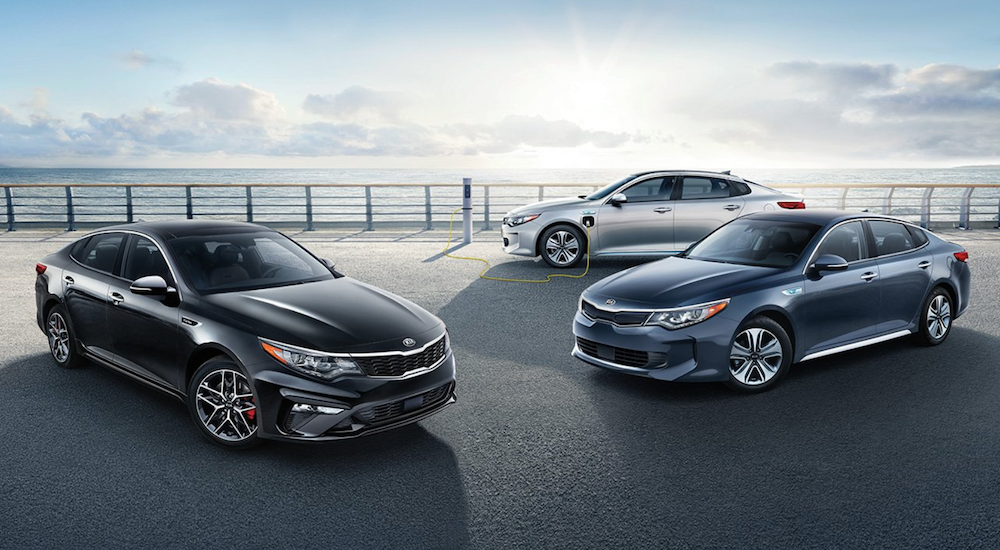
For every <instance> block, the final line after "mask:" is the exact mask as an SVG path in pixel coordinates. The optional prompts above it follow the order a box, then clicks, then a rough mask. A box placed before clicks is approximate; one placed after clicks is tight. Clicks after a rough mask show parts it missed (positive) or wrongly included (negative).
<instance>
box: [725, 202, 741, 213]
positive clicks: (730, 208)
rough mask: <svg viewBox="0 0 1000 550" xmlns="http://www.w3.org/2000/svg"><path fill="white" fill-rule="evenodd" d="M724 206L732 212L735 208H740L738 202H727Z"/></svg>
mask: <svg viewBox="0 0 1000 550" xmlns="http://www.w3.org/2000/svg"><path fill="white" fill-rule="evenodd" d="M723 208H725V209H726V210H729V211H730V212H732V211H733V210H739V209H740V205H738V204H727V205H726V206H723Z"/></svg>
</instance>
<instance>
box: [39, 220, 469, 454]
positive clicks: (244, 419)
mask: <svg viewBox="0 0 1000 550" xmlns="http://www.w3.org/2000/svg"><path fill="white" fill-rule="evenodd" d="M36 271H37V273H38V276H37V279H36V283H35V293H36V299H37V306H38V325H39V327H40V328H41V329H42V330H43V331H44V332H45V333H46V335H47V336H48V339H49V349H50V350H51V352H52V357H53V359H55V362H56V363H57V364H58V365H59V366H61V367H66V368H71V367H76V366H79V365H80V364H81V363H83V362H84V360H85V359H89V360H92V361H94V362H96V363H99V364H101V365H103V366H105V367H108V368H111V369H113V370H116V371H118V372H121V373H123V374H125V375H127V376H130V377H131V378H133V379H135V380H138V381H140V382H142V383H145V384H148V385H150V386H152V387H154V388H157V389H159V390H162V391H164V392H166V393H168V394H170V395H173V396H175V397H177V398H179V399H181V400H183V401H184V402H185V403H186V404H187V407H188V409H189V410H190V413H191V416H192V418H193V419H194V422H195V424H196V425H197V426H198V427H199V428H200V430H201V432H202V433H203V434H204V435H205V436H207V437H208V438H209V439H210V440H212V441H213V442H215V443H218V444H220V445H223V446H227V447H235V448H243V447H249V446H252V445H254V444H255V443H257V442H258V441H259V440H261V439H287V440H297V441H327V440H334V439H342V438H350V437H356V436H360V435H365V434H371V433H375V432H379V431H383V430H387V429H390V428H394V427H397V426H401V425H404V424H408V423H411V422H416V421H418V420H421V419H423V418H426V417H428V416H430V415H432V414H434V413H436V412H438V411H440V410H441V409H443V408H444V407H446V406H448V405H449V404H451V403H454V402H455V362H454V357H453V355H452V353H451V348H450V346H449V341H448V333H447V331H446V330H445V326H444V323H442V322H441V320H440V319H438V318H437V317H435V316H434V315H432V314H430V313H428V312H427V311H425V310H424V309H422V308H420V307H419V306H417V305H415V304H413V303H411V302H409V301H407V300H405V299H403V298H400V297H399V296H395V295H393V294H390V293H388V292H385V291H383V290H379V289H377V288H374V287H372V286H369V285H366V284H364V283H362V282H359V281H356V280H354V279H351V278H349V277H345V276H343V275H342V274H340V273H338V272H337V271H336V270H335V269H334V268H333V265H332V264H331V263H330V262H329V261H327V260H320V259H318V258H316V257H314V256H313V255H312V254H310V253H309V252H308V251H307V250H305V249H304V248H302V247H301V246H300V245H298V244H297V243H295V242H294V241H292V240H291V239H289V238H287V237H285V236H284V235H282V234H280V233H278V232H276V231H273V230H270V229H267V228H264V227H261V226H257V225H253V224H245V223H229V222H203V221H180V222H156V223H137V224H129V225H122V226H116V227H109V228H105V229H102V230H100V231H97V232H95V233H92V234H90V235H87V236H85V237H83V238H81V239H79V240H77V241H75V242H73V243H72V244H70V245H69V246H67V247H65V248H64V249H62V250H60V251H59V252H57V253H55V254H52V255H50V256H47V257H45V258H44V259H42V261H41V262H39V263H38V265H37V266H36Z"/></svg>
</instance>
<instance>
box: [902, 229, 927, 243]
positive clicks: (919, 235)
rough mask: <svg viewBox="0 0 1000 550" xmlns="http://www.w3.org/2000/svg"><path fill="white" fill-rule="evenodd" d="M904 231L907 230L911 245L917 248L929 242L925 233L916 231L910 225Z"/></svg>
mask: <svg viewBox="0 0 1000 550" xmlns="http://www.w3.org/2000/svg"><path fill="white" fill-rule="evenodd" d="M906 229H907V230H909V232H910V236H911V237H913V244H914V245H916V246H918V247H920V246H924V245H925V244H927V241H928V240H930V239H929V238H928V237H927V233H924V230H923V229H918V228H916V227H913V226H912V225H907V226H906Z"/></svg>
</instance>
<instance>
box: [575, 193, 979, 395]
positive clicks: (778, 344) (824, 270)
mask: <svg viewBox="0 0 1000 550" xmlns="http://www.w3.org/2000/svg"><path fill="white" fill-rule="evenodd" d="M968 259H969V253H968V252H966V251H965V249H963V248H962V247H961V246H958V245H956V244H953V243H950V242H948V241H945V240H942V239H941V238H939V237H937V236H935V235H934V234H933V233H930V232H929V231H926V230H924V229H922V228H920V227H917V226H914V225H911V224H909V223H906V222H904V221H901V220H897V219H894V218H888V217H884V216H874V215H870V214H852V213H847V212H841V211H836V210H808V211H803V210H800V211H788V212H782V211H774V212H763V213H759V214H753V215H750V216H747V217H744V218H740V219H737V220H735V221H733V222H730V223H729V224H727V225H724V226H722V227H720V228H719V229H718V230H716V231H715V232H713V233H711V234H710V235H708V236H707V237H705V238H704V239H703V240H701V241H700V242H698V243H695V244H694V245H692V246H691V247H690V248H689V249H688V250H686V251H685V252H683V253H682V254H680V255H679V256H676V257H672V258H667V259H665V260H660V261H657V262H653V263H650V264H646V265H642V266H639V267H635V268H632V269H629V270H626V271H623V272H621V273H618V274H616V275H613V276H611V277H608V278H606V279H604V280H602V281H600V282H598V283H596V284H594V285H593V286H591V287H590V288H588V289H587V290H586V291H585V292H584V293H583V295H582V296H581V299H580V309H579V311H578V312H577V315H576V318H575V321H574V323H573V334H574V335H575V336H576V347H575V348H574V350H573V355H574V356H575V357H578V358H580V359H582V360H583V361H586V362H588V363H591V364H593V365H597V366H599V367H604V368H607V369H611V370H616V371H621V372H625V373H629V374H635V375H641V376H647V377H651V378H656V379H660V380H677V381H685V382H688V381H689V382H696V381H706V382H709V381H711V382H725V383H726V384H727V385H729V386H730V387H732V388H734V389H736V390H740V391H763V390H766V389H768V388H770V387H771V386H773V385H774V384H776V383H777V382H778V381H779V380H780V379H781V378H782V377H783V376H784V375H785V374H786V373H787V372H788V370H789V367H790V366H791V364H792V363H797V362H801V361H808V360H809V359H815V358H817V357H823V356H826V355H831V354H834V353H838V352H841V351H846V350H850V349H855V348H859V347H862V346H867V345H870V344H876V343H879V342H884V341H886V340H891V339H893V338H899V337H902V336H909V335H911V334H915V335H917V338H919V340H921V341H922V342H924V343H925V344H928V345H938V344H940V343H942V342H944V341H945V339H946V338H947V337H948V334H949V332H950V331H951V326H952V323H953V322H954V320H955V319H957V318H958V316H959V315H961V314H962V313H963V312H964V311H965V309H966V307H968V305H969V292H970V279H971V274H970V272H969V266H968V264H967V262H968Z"/></svg>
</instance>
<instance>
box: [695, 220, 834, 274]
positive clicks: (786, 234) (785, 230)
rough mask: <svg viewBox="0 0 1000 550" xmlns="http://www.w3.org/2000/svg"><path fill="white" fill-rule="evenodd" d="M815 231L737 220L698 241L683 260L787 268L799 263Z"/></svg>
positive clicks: (804, 226)
mask: <svg viewBox="0 0 1000 550" xmlns="http://www.w3.org/2000/svg"><path fill="white" fill-rule="evenodd" d="M818 229H819V226H816V225H813V224H808V223H788V222H775V221H772V220H751V219H739V220H736V221H734V222H732V223H729V224H726V225H724V226H722V227H720V228H719V229H717V230H715V232H713V233H711V234H710V235H709V236H707V237H705V238H704V239H702V241H701V242H699V243H698V244H697V245H695V246H694V247H693V248H691V250H689V251H688V252H687V253H686V256H687V257H689V258H693V259H695V260H708V261H715V262H725V263H734V264H745V265H759V266H764V267H788V266H790V265H792V264H794V263H795V261H796V260H798V259H799V256H800V255H801V254H802V251H803V250H805V247H806V245H808V244H809V241H811V240H812V238H813V236H815V235H816V231H817V230H818Z"/></svg>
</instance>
